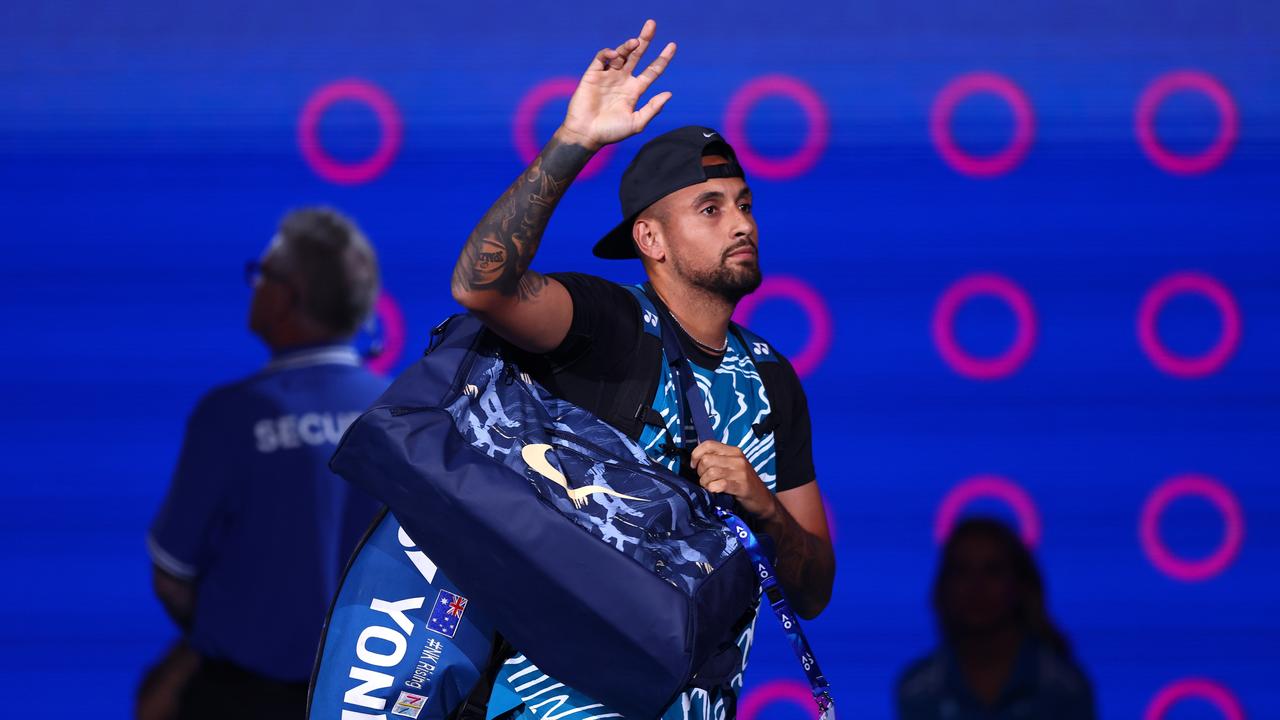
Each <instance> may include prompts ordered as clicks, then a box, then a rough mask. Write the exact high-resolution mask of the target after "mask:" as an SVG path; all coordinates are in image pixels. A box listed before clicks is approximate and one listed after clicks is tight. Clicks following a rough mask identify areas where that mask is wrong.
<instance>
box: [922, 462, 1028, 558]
mask: <svg viewBox="0 0 1280 720" xmlns="http://www.w3.org/2000/svg"><path fill="white" fill-rule="evenodd" d="M980 498H994V499H996V500H1002V501H1004V502H1005V503H1006V504H1007V505H1008V506H1009V507H1010V508H1011V509H1012V510H1013V514H1014V516H1016V517H1017V518H1018V526H1019V528H1020V532H1019V534H1020V535H1021V536H1022V541H1023V542H1025V543H1026V544H1027V545H1028V546H1029V547H1032V548H1035V547H1037V546H1039V545H1040V513H1039V512H1038V511H1037V510H1036V504H1035V501H1034V500H1032V499H1031V495H1030V494H1028V493H1027V491H1026V490H1023V489H1022V487H1021V486H1020V485H1018V484H1017V483H1015V482H1014V481H1012V480H1009V479H1008V478H1004V477H1000V476H999V475H976V476H974V477H971V478H969V479H968V480H965V481H963V482H961V483H960V484H959V485H957V486H955V487H954V488H952V489H951V492H948V493H947V496H946V497H945V498H943V500H942V505H941V506H939V508H938V516H937V518H936V519H935V520H934V523H933V539H934V540H936V541H937V542H938V544H942V543H945V542H946V541H947V538H948V537H949V536H950V535H951V529H952V528H954V527H955V525H956V520H958V519H959V517H960V513H961V511H962V510H964V508H965V506H967V505H968V504H969V503H971V502H973V501H974V500H978V499H980Z"/></svg>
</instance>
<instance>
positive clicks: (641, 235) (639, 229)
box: [631, 216, 667, 262]
mask: <svg viewBox="0 0 1280 720" xmlns="http://www.w3.org/2000/svg"><path fill="white" fill-rule="evenodd" d="M661 229H662V228H661V226H660V225H659V224H658V223H657V222H655V221H654V219H653V218H649V217H643V216H641V217H639V218H636V221H635V223H633V224H632V225H631V239H632V240H634V241H635V243H636V252H638V253H640V256H641V257H647V258H649V259H650V260H653V261H655V262H662V261H663V260H666V259H667V248H666V243H665V241H664V239H663V237H662V232H661Z"/></svg>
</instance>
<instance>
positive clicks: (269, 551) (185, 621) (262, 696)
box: [137, 208, 385, 720]
mask: <svg viewBox="0 0 1280 720" xmlns="http://www.w3.org/2000/svg"><path fill="white" fill-rule="evenodd" d="M246 270H247V275H248V280H249V282H250V283H251V285H252V287H253V299H252V303H251V307H250V310H249V329H250V330H251V331H252V332H253V333H254V334H255V335H257V336H258V338H259V339H260V340H262V342H263V343H264V344H265V345H266V346H267V348H268V349H270V351H271V356H272V357H271V361H270V362H269V363H267V366H266V367H265V368H263V369H262V370H261V371H260V372H257V373H255V374H253V375H251V376H249V377H248V378H245V379H244V380H241V381H239V382H235V383H231V384H228V385H223V386H221V387H218V388H215V389H214V390H212V391H210V392H209V393H208V394H207V395H205V396H204V398H202V399H201V400H200V402H199V403H198V404H197V405H196V408H195V410H194V411H193V412H192V413H191V416H190V418H189V420H188V422H187V431H186V436H185V438H184V440H183V444H182V451H181V454H180V456H179V458H178V465H177V469H176V470H175V472H174V475H173V480H172V485H171V486H170V488H169V492H168V495H167V496H166V497H165V500H164V504H163V505H162V506H161V508H160V511H159V513H158V514H157V516H156V518H155V521H154V522H153V524H152V526H151V531H150V534H149V535H148V536H147V549H148V551H149V552H150V555H151V559H152V561H153V563H154V585H155V592H156V595H157V596H158V597H159V599H160V602H161V603H162V604H163V605H164V608H165V610H166V611H167V612H168V614H169V615H170V617H172V618H173V621H174V622H175V623H177V625H178V627H179V628H180V629H181V630H182V638H181V640H179V641H178V643H177V644H176V645H175V646H174V647H173V648H171V649H170V651H169V653H168V654H167V656H166V658H165V659H164V660H162V661H161V662H160V664H159V665H157V666H156V667H155V668H153V669H152V670H151V671H150V672H149V673H148V674H147V677H146V678H144V680H143V683H142V686H141V688H140V690H139V694H138V707H137V713H138V716H139V717H143V718H147V719H148V720H152V719H159V718H180V719H182V720H190V719H195V718H259V717H261V718H268V717H270V718H273V719H278V718H290V717H296V718H302V717H303V716H304V714H305V707H306V696H307V683H308V681H309V679H310V676H311V669H312V665H313V663H314V662H315V656H316V646H317V644H318V642H319V639H320V631H321V628H322V625H323V623H324V618H325V614H326V613H327V612H328V609H329V603H330V601H331V599H332V598H333V596H334V593H335V592H336V591H337V588H338V583H339V580H340V579H341V575H342V572H343V569H344V567H345V565H346V561H347V559H348V557H349V556H350V554H351V552H352V551H353V550H354V549H355V546H356V544H357V542H358V541H359V539H360V537H361V536H362V534H363V532H364V531H365V529H366V527H367V526H368V525H369V523H370V522H371V521H372V520H373V518H374V516H375V514H376V513H377V510H378V505H377V504H376V502H375V501H374V500H373V499H372V498H370V497H368V496H367V495H364V494H363V493H361V492H360V491H358V490H356V489H355V488H352V487H350V486H348V485H347V484H346V483H345V482H344V481H343V480H341V479H340V478H339V477H337V476H336V475H334V474H332V473H331V472H329V469H328V461H329V456H330V455H331V454H332V453H333V450H334V447H335V445H336V443H337V441H338V439H339V438H340V437H341V435H342V432H343V430H344V429H345V428H346V426H347V425H349V424H350V423H351V421H352V420H353V419H354V418H355V417H356V416H357V415H359V414H360V412H362V411H363V410H364V409H365V408H366V407H367V406H368V405H369V404H370V403H371V402H372V401H373V400H374V399H375V398H377V396H378V395H379V394H380V393H381V392H382V390H383V389H384V387H385V383H384V382H383V381H382V380H381V379H379V378H377V377H376V376H374V375H373V374H371V373H370V372H369V371H367V370H365V369H364V367H362V365H361V359H360V356H359V355H358V354H357V352H356V350H355V348H354V347H352V345H351V339H352V337H353V336H354V335H355V333H356V331H357V329H358V328H359V327H360V325H361V324H362V323H363V322H364V321H365V319H366V318H367V317H368V316H369V315H370V313H371V311H372V309H373V306H374V301H375V299H376V297H377V295H378V286H379V285H378V283H379V281H378V262H377V258H376V256H375V254H374V251H373V248H372V247H371V246H370V245H369V242H368V241H367V240H366V239H365V237H364V235H363V234H362V233H361V232H360V230H359V229H358V228H357V227H356V226H355V224H354V223H352V222H351V221H350V220H349V219H347V218H345V217H343V216H342V215H341V214H339V213H337V212H335V211H333V210H329V209H323V208H320V209H305V210H298V211H295V212H293V213H290V214H289V215H288V216H286V217H285V218H284V220H283V221H282V222H281V224H280V228H279V231H278V233H277V234H276V236H275V238H274V239H273V240H272V241H271V244H270V246H269V247H268V248H267V249H266V251H265V253H264V254H263V256H262V258H261V259H260V260H258V261H252V262H250V263H249V265H248V267H247V268H246Z"/></svg>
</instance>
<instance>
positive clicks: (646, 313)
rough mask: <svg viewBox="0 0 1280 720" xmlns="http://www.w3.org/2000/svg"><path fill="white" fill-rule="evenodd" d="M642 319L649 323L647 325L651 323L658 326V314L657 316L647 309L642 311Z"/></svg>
mask: <svg viewBox="0 0 1280 720" xmlns="http://www.w3.org/2000/svg"><path fill="white" fill-rule="evenodd" d="M644 321H645V323H647V324H649V325H652V326H654V327H658V316H657V315H654V314H653V313H651V312H649V311H648V310H645V311H644Z"/></svg>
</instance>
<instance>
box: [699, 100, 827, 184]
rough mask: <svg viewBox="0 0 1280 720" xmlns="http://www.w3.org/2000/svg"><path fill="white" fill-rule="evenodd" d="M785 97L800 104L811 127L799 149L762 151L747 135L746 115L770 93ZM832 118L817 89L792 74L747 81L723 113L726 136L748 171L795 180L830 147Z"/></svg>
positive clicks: (808, 169)
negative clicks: (777, 154)
mask: <svg viewBox="0 0 1280 720" xmlns="http://www.w3.org/2000/svg"><path fill="white" fill-rule="evenodd" d="M775 96H777V97H784V98H788V99H790V100H792V101H793V102H795V103H796V104H797V105H799V106H800V110H801V111H803V112H804V116H805V120H806V122H807V125H808V130H807V131H806V132H805V137H804V142H803V143H802V144H801V145H800V149H799V150H797V151H796V152H795V153H793V154H792V155H789V156H787V157H784V158H771V157H766V156H764V155H761V154H760V153H758V152H756V150H755V149H754V148H753V147H752V146H751V142H750V141H749V140H748V139H747V116H748V115H750V113H751V110H752V108H754V107H755V106H756V104H757V103H759V102H760V101H761V100H763V99H765V98H767V97H775ZM830 134H831V121H830V119H829V117H828V115H827V106H826V105H825V104H824V103H823V102H822V97H821V96H820V95H818V92H817V91H816V90H814V89H813V88H812V87H810V86H809V85H808V84H807V83H805V82H804V81H803V80H800V79H799V78H794V77H791V76H790V75H762V76H760V77H758V78H755V79H754V80H751V81H749V82H747V83H746V84H745V85H743V86H742V87H741V88H739V89H738V91H737V92H735V93H734V94H733V97H731V98H729V105H728V107H726V108H725V113H724V136H725V139H726V140H728V141H729V144H730V145H732V146H733V150H734V152H735V153H736V154H737V155H738V160H739V161H740V162H741V163H742V166H743V168H745V169H746V171H747V172H749V173H751V174H753V175H758V176H760V177H762V178H765V179H766V180H792V179H795V178H797V177H799V176H801V175H804V174H805V173H807V172H809V171H810V170H812V169H813V167H814V166H815V165H817V164H818V160H819V159H821V158H822V153H823V152H824V151H825V150H826V149H827V139H828V137H829V136H830Z"/></svg>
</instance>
